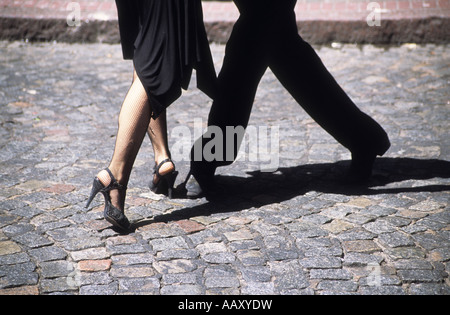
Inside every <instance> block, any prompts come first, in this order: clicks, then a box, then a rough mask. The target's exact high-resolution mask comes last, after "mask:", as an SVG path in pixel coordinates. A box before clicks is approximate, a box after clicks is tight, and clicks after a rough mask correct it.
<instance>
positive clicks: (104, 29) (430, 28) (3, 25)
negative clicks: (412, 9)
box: [0, 17, 450, 44]
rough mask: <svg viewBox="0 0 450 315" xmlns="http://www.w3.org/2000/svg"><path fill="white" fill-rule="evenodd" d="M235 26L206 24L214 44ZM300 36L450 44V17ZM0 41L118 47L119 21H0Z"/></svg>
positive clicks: (328, 26) (326, 24) (323, 25)
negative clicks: (114, 45)
mask: <svg viewBox="0 0 450 315" xmlns="http://www.w3.org/2000/svg"><path fill="white" fill-rule="evenodd" d="M233 25H234V22H231V21H217V22H214V21H213V22H208V21H206V22H205V26H206V30H207V32H208V36H209V38H210V40H211V42H215V43H221V44H223V43H226V41H227V40H228V38H229V36H230V34H231V30H232V28H233ZM298 25H299V29H300V34H301V35H302V37H303V38H304V39H305V40H306V41H308V42H309V43H311V44H329V43H332V42H341V43H356V44H401V43H418V44H425V43H435V44H447V43H449V42H450V17H428V18H424V19H418V18H417V19H416V18H412V19H408V18H405V19H392V20H389V19H386V20H383V21H382V24H381V26H372V27H370V26H368V24H367V23H366V21H339V20H310V21H299V22H298ZM0 40H7V41H14V40H24V41H32V42H36V41H38V42H39V41H44V42H49V41H57V42H66V43H109V44H114V43H119V42H120V36H119V31H118V23H117V20H108V21H98V20H94V21H83V22H82V23H81V26H79V27H70V26H68V25H67V22H66V20H65V19H57V18H44V19H34V18H21V17H0Z"/></svg>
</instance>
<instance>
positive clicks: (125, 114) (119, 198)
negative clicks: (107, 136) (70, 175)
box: [97, 75, 151, 211]
mask: <svg viewBox="0 0 450 315" xmlns="http://www.w3.org/2000/svg"><path fill="white" fill-rule="evenodd" d="M150 118H151V108H150V105H149V103H148V97H147V93H146V91H145V89H144V86H143V85H142V83H141V81H140V80H139V78H138V77H137V76H136V75H135V79H134V81H133V84H132V85H131V88H130V90H129V91H128V94H127V96H126V97H125V100H124V102H123V105H122V109H121V111H120V115H119V130H118V133H117V139H116V146H115V149H114V154H113V157H112V160H111V163H110V165H109V169H110V170H111V172H112V173H113V175H114V177H115V178H116V179H117V181H118V182H119V183H120V184H121V185H123V186H126V185H127V184H128V181H129V179H130V174H131V170H132V168H133V165H134V161H135V159H136V156H137V154H138V152H139V149H140V147H141V144H142V141H143V139H144V137H145V134H146V132H147V129H148V126H149V124H150ZM97 177H98V179H99V180H100V181H101V183H102V184H103V185H104V186H108V185H109V184H110V182H111V178H110V176H109V174H108V172H106V171H101V172H100V173H99V174H98V175H97ZM111 201H112V204H113V205H114V206H115V207H117V208H119V209H120V210H122V211H123V210H124V204H125V191H122V190H113V191H111Z"/></svg>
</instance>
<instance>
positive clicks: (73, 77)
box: [0, 42, 450, 295]
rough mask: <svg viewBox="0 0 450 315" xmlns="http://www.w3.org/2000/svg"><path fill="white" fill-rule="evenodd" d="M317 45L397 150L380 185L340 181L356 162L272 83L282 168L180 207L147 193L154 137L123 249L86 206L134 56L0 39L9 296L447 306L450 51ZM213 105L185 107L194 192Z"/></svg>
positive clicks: (0, 233) (236, 173) (182, 124)
mask: <svg viewBox="0 0 450 315" xmlns="http://www.w3.org/2000/svg"><path fill="white" fill-rule="evenodd" d="M316 48H317V50H318V52H319V55H320V56H321V57H322V59H323V60H324V62H325V64H326V65H327V66H328V67H329V69H330V70H331V71H332V73H333V74H334V75H335V76H336V77H337V79H338V81H339V82H340V83H341V84H342V85H343V87H344V88H345V89H346V90H347V91H348V93H349V94H350V95H351V96H352V98H353V99H354V100H355V101H356V102H357V103H358V104H359V105H360V106H361V108H362V109H363V110H364V111H366V112H367V113H369V114H370V115H372V116H373V117H374V118H376V119H377V120H378V121H379V122H380V123H381V124H382V125H383V126H384V127H385V128H386V129H387V131H388V133H389V134H390V136H391V140H392V144H393V145H392V148H391V150H390V151H389V152H388V154H387V155H386V156H385V157H384V158H381V159H379V160H378V161H377V163H376V167H375V176H374V179H373V180H372V181H371V183H370V185H369V187H367V188H355V187H348V186H343V185H341V184H339V179H340V177H341V175H342V174H343V172H344V171H345V167H346V166H348V163H349V161H348V160H349V158H350V156H349V154H348V152H346V150H345V149H344V148H342V147H341V146H340V145H338V144H337V143H336V142H335V141H334V140H333V139H332V138H331V137H330V136H328V135H327V134H326V133H325V132H324V131H322V130H321V129H320V128H319V127H318V126H317V125H316V124H315V123H314V121H312V120H311V119H310V118H309V117H308V116H307V115H306V114H305V113H304V112H303V111H302V110H301V109H300V108H299V107H298V105H297V104H296V103H295V102H294V101H293V100H292V98H291V97H290V96H289V95H288V94H287V93H286V92H285V90H284V89H283V88H282V87H281V86H280V84H279V83H278V82H277V80H276V79H275V78H274V77H273V75H272V74H271V73H270V71H269V72H268V73H267V74H266V76H265V77H264V78H263V81H262V83H261V86H260V89H259V92H258V96H257V99H256V102H255V107H254V111H253V115H252V120H251V126H253V127H267V128H268V130H269V131H270V130H272V129H270V128H272V127H274V126H278V127H279V131H280V168H279V169H278V171H277V172H274V173H264V172H260V171H259V169H260V167H261V164H264V163H265V162H264V163H259V162H257V161H256V162H254V161H253V162H249V161H248V159H246V158H245V156H244V158H242V160H241V161H238V162H236V163H235V164H234V165H233V166H231V167H228V168H224V169H221V170H220V172H219V177H218V183H219V184H220V185H221V186H222V187H223V195H221V196H217V197H215V198H213V199H212V200H209V201H207V200H205V199H200V200H185V199H180V198H178V199H173V200H168V199H165V198H161V197H158V196H155V195H152V194H150V192H149V190H148V188H147V183H148V181H149V179H150V173H151V169H152V166H153V164H152V160H153V158H152V157H153V155H152V150H151V146H150V143H149V141H148V140H146V142H145V143H144V146H143V148H142V150H141V152H140V154H139V156H138V160H137V163H136V167H135V170H134V172H133V174H132V180H131V182H130V185H129V187H130V189H129V194H128V196H129V197H128V199H127V215H128V216H129V218H130V219H131V221H133V222H134V224H135V231H133V232H132V233H130V234H128V235H120V234H118V233H117V232H115V231H114V230H112V229H111V228H110V226H109V224H108V223H107V222H105V221H104V220H103V219H102V209H103V208H102V206H103V203H102V200H101V198H100V197H98V198H97V199H96V200H95V203H96V204H95V205H94V208H93V209H85V208H84V204H85V202H86V199H87V195H88V193H89V190H90V184H91V182H92V178H93V176H94V175H95V174H96V172H97V171H98V170H100V169H101V168H104V167H105V166H106V165H107V163H108V161H109V159H110V157H111V154H112V150H113V146H114V141H115V134H116V129H117V115H118V111H119V107H120V104H121V102H122V100H123V97H124V95H125V93H126V91H127V89H128V87H129V84H130V81H131V63H129V62H125V61H122V58H121V50H120V46H118V45H113V46H110V45H100V44H93V45H66V44H56V45H54V44H24V43H21V42H12V43H8V42H0V186H1V189H0V294H445V295H448V294H449V293H450V281H449V277H448V274H449V273H450V262H449V261H450V225H449V224H450V211H449V202H448V200H449V196H450V194H449V191H450V162H449V161H450V134H449V119H450V112H449V110H450V97H449V80H450V70H449V69H450V50H449V48H448V46H436V45H426V46H415V45H402V46H399V47H375V46H370V45H366V46H353V45H343V46H340V45H334V47H316ZM223 51H224V47H223V46H218V45H214V46H213V53H214V56H215V59H216V61H217V67H218V68H219V67H220V64H221V59H222V58H223ZM325 92H326V91H324V93H325ZM210 104H211V102H210V100H209V99H208V98H206V97H205V96H204V95H202V94H201V93H200V92H199V91H198V90H196V89H195V88H192V89H190V90H189V91H188V92H186V93H185V94H184V95H183V97H182V98H181V99H180V100H179V101H177V103H176V104H174V105H173V106H172V107H171V108H170V110H169V121H170V122H169V131H170V132H171V138H170V141H171V146H172V148H173V150H174V151H176V152H175V153H177V154H178V157H179V158H178V161H177V166H178V168H179V170H180V172H181V176H180V177H179V179H178V183H180V182H181V181H182V180H183V178H184V176H186V174H187V171H188V162H187V161H186V160H187V158H188V152H187V151H183V150H182V149H183V148H184V147H187V148H188V149H189V146H190V144H191V143H192V141H193V140H194V133H195V130H194V129H195V128H194V127H195V125H196V119H197V120H198V119H201V120H202V121H203V123H206V117H207V113H208V110H209V107H210ZM275 108H280V110H279V111H275V110H274V109H275ZM255 130H261V129H258V128H255ZM180 131H183V132H180ZM260 136H261V134H260ZM259 153H261V152H259ZM182 157H184V160H181V158H182ZM264 157H265V156H264V155H260V160H264Z"/></svg>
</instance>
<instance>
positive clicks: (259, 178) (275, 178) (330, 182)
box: [134, 158, 450, 229]
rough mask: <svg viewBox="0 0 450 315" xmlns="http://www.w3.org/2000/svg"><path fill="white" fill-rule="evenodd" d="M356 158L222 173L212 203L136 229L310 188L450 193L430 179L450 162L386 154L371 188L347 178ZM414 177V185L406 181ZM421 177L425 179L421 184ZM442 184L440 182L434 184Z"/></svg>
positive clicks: (445, 173)
mask: <svg viewBox="0 0 450 315" xmlns="http://www.w3.org/2000/svg"><path fill="white" fill-rule="evenodd" d="M349 164H350V161H340V162H336V163H325V164H309V165H301V166H297V167H290V168H280V169H279V170H278V171H277V172H275V173H263V172H259V171H256V172H251V173H248V175H250V177H237V176H217V179H216V182H217V187H218V189H217V192H216V193H214V194H211V196H208V198H207V200H208V202H206V203H204V204H202V205H199V206H195V207H189V208H184V209H180V210H175V211H173V212H171V213H168V214H164V215H159V216H156V217H154V218H152V219H148V220H143V221H140V222H137V223H135V224H134V228H135V229H137V228H139V227H142V226H145V225H149V224H152V223H155V222H170V221H178V220H186V219H190V218H192V217H196V216H209V215H211V214H215V213H229V212H238V211H242V210H245V209H250V208H252V207H262V206H265V205H269V204H275V203H280V202H283V201H286V200H290V199H292V198H295V197H298V196H302V195H304V194H306V193H307V192H310V191H316V192H321V193H333V194H342V195H348V196H358V195H378V194H398V193H404V192H440V191H450V185H447V184H439V183H438V182H439V181H437V180H436V181H430V182H428V183H427V182H424V183H421V182H420V181H421V180H422V181H426V180H431V179H435V178H436V179H437V178H450V162H449V161H443V160H421V159H412V158H380V159H378V160H377V161H376V164H375V167H374V176H373V178H372V179H371V180H370V182H369V183H368V184H367V185H365V186H355V185H346V184H344V183H343V181H342V178H343V176H344V174H345V170H346V169H347V168H348V165H349ZM410 180H414V181H415V182H414V183H407V182H406V183H401V182H405V181H410ZM418 181H419V182H418ZM434 182H436V183H434Z"/></svg>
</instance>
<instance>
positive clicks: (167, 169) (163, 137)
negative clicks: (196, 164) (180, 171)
mask: <svg viewBox="0 0 450 315" xmlns="http://www.w3.org/2000/svg"><path fill="white" fill-rule="evenodd" d="M147 133H148V136H149V138H150V140H151V142H152V146H153V152H154V154H155V165H160V163H162V162H163V161H166V160H167V159H170V158H171V156H170V151H169V141H168V138H167V113H166V111H164V112H162V113H161V115H160V116H159V117H158V118H157V119H153V118H152V119H151V120H150V124H149V126H148V132H147ZM174 170H175V165H174V164H173V163H164V164H163V165H162V166H161V168H160V169H159V174H160V175H162V176H164V175H166V174H168V173H171V172H173V171H174ZM158 180H159V178H158V176H156V174H155V177H154V180H153V181H154V183H155V184H156V183H157V182H158Z"/></svg>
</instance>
